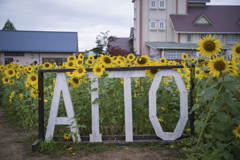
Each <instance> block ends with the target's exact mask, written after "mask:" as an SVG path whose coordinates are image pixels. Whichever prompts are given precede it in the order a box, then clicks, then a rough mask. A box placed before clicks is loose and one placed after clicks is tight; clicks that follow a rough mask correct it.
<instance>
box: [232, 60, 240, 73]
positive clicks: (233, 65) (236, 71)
mask: <svg viewBox="0 0 240 160" xmlns="http://www.w3.org/2000/svg"><path fill="white" fill-rule="evenodd" d="M231 69H232V75H233V76H238V73H239V69H238V67H237V60H236V57H235V56H233V57H232V59H231Z"/></svg>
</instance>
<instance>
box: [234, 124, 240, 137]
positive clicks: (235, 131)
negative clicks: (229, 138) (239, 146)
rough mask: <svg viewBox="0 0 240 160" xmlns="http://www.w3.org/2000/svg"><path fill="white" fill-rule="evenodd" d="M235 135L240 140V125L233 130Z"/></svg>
mask: <svg viewBox="0 0 240 160" xmlns="http://www.w3.org/2000/svg"><path fill="white" fill-rule="evenodd" d="M233 133H235V135H236V138H237V137H238V138H240V125H239V126H238V127H236V128H235V129H234V130H233Z"/></svg>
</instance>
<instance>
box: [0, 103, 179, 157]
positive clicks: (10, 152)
mask: <svg viewBox="0 0 240 160" xmlns="http://www.w3.org/2000/svg"><path fill="white" fill-rule="evenodd" d="M28 135H31V133H27V132H25V131H19V130H17V129H16V128H14V127H11V126H10V123H9V122H6V121H5V120H4V113H3V112H2V108H1V107H0V148H1V149H0V160H28V159H30V160H42V159H51V160H54V159H57V160H70V159H82V160H101V159H104V160H135V159H139V160H148V159H149V160H150V159H151V160H154V159H157V160H168V159H179V157H180V151H179V150H176V149H164V150H162V149H161V150H160V149H159V150H150V149H149V148H146V147H145V148H136V147H128V146H120V147H119V148H118V149H110V150H107V151H103V152H100V153H89V154H88V155H85V154H82V153H81V152H79V153H78V152H76V154H75V155H68V156H66V155H65V156H61V157H60V158H59V157H52V156H50V155H44V154H40V155H33V154H31V153H30V151H29V147H31V146H28V145H27V144H26V143H24V142H23V141H24V139H25V138H26V137H27V136H28Z"/></svg>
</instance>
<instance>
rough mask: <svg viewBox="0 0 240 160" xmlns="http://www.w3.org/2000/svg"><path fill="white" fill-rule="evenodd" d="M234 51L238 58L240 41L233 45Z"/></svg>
mask: <svg viewBox="0 0 240 160" xmlns="http://www.w3.org/2000/svg"><path fill="white" fill-rule="evenodd" d="M232 52H233V56H235V57H237V58H239V57H240V43H238V44H237V42H236V45H233V48H232Z"/></svg>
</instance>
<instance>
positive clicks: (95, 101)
mask: <svg viewBox="0 0 240 160" xmlns="http://www.w3.org/2000/svg"><path fill="white" fill-rule="evenodd" d="M99 102H101V100H100V99H99V98H96V99H94V101H93V102H92V104H96V103H99Z"/></svg>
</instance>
